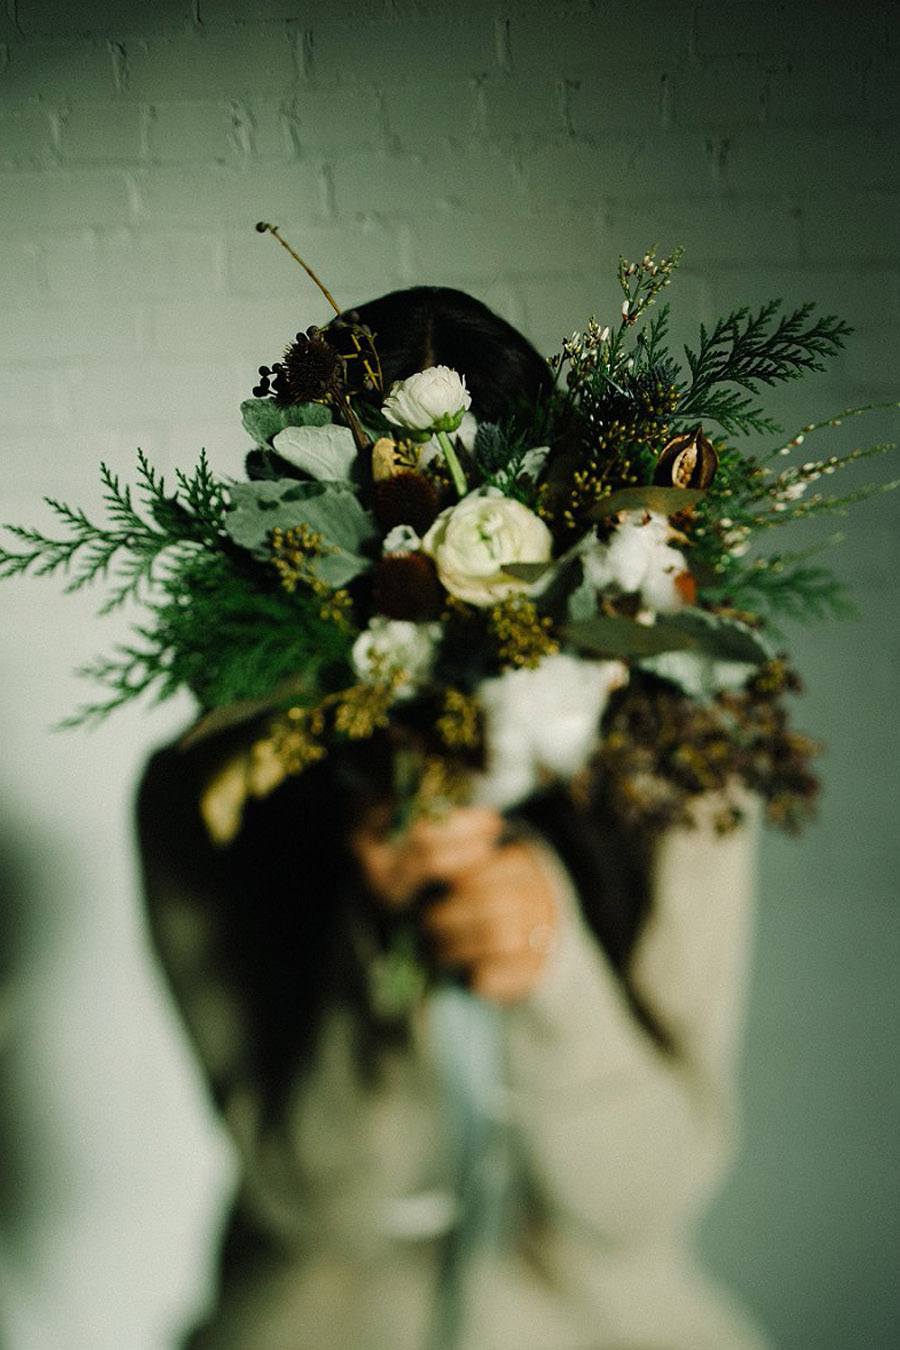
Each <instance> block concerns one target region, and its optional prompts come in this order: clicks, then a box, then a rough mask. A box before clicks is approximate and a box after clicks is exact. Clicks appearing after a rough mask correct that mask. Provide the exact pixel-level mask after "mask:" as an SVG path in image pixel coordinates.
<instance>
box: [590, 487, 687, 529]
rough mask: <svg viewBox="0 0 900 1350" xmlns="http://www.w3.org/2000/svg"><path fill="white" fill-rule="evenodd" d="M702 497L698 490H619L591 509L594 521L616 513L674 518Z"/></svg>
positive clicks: (640, 488) (660, 488)
mask: <svg viewBox="0 0 900 1350" xmlns="http://www.w3.org/2000/svg"><path fill="white" fill-rule="evenodd" d="M702 496H703V491H702V489H700V488H674V487H657V486H656V485H655V484H652V483H651V484H649V485H647V486H646V487H630V488H620V489H619V491H618V492H611V493H610V495H609V496H608V497H604V498H603V499H602V500H601V501H599V502H598V503H597V505H596V506H595V507H593V508H592V510H591V512H590V514H591V515H592V516H593V517H594V519H595V520H596V519H602V518H603V517H605V516H614V515H615V514H616V512H618V511H656V512H658V514H659V515H661V516H674V515H675V514H676V513H677V512H678V511H686V510H687V508H688V507H689V506H695V505H696V503H697V502H698V501H699V500H700V498H701V497H702Z"/></svg>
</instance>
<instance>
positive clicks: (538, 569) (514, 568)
mask: <svg viewBox="0 0 900 1350" xmlns="http://www.w3.org/2000/svg"><path fill="white" fill-rule="evenodd" d="M555 566H556V563H555V562H554V560H553V559H552V558H549V559H548V560H547V562H520V563H504V564H503V567H502V568H501V571H502V572H503V574H504V576H507V577H515V578H516V580H517V581H538V580H539V579H540V578H541V577H542V576H543V575H544V573H545V572H547V571H548V570H549V569H550V568H551V567H555Z"/></svg>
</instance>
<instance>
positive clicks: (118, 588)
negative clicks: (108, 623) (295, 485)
mask: <svg viewBox="0 0 900 1350" xmlns="http://www.w3.org/2000/svg"><path fill="white" fill-rule="evenodd" d="M137 460H138V470H137V476H138V488H139V491H140V492H141V494H142V496H143V508H144V512H145V514H144V515H142V514H141V511H140V509H139V508H138V506H136V505H135V502H134V498H133V495H132V490H131V487H130V486H129V485H128V484H125V485H124V486H123V485H122V484H121V482H120V480H119V476H118V474H115V473H113V471H112V470H111V469H110V468H109V466H108V465H107V464H101V466H100V477H101V480H102V482H103V486H104V489H105V491H104V493H103V501H104V504H105V506H106V511H107V515H108V517H109V524H107V525H97V524H95V523H94V522H93V521H91V520H90V519H89V518H88V516H87V515H86V514H85V512H84V511H83V510H81V509H80V508H74V507H71V506H69V505H67V504H66V503H65V502H60V501H58V500H57V499H56V498H54V497H45V498H44V500H45V502H46V504H47V505H48V506H49V507H50V509H51V510H52V511H54V512H55V513H56V515H57V516H59V517H60V519H61V520H62V521H63V522H64V524H65V525H66V526H67V527H68V530H69V533H68V535H67V536H66V537H63V538H53V537H51V536H49V535H46V534H44V533H43V532H42V531H40V530H36V529H31V528H28V527H24V526H20V525H7V526H4V528H5V529H6V530H8V531H9V533H10V534H11V535H13V537H14V538H16V539H19V540H20V541H21V542H22V543H24V544H26V545H27V546H28V547H27V548H26V549H25V550H24V551H22V552H13V551H12V550H10V549H6V548H4V547H3V546H2V545H0V577H7V576H21V575H23V574H25V573H26V572H31V573H32V574H33V575H35V576H51V575H53V574H54V573H56V572H58V571H63V572H65V573H68V574H69V575H70V579H69V582H68V584H67V585H66V587H65V589H66V591H67V592H72V591H79V590H81V589H83V587H85V586H88V585H90V584H91V583H92V582H94V581H96V580H98V579H102V578H106V577H107V576H108V575H109V573H110V570H111V568H112V567H113V564H114V563H116V564H117V568H118V574H117V579H116V584H115V585H114V586H113V589H112V590H111V592H110V594H109V596H108V597H107V599H106V601H105V602H104V604H103V605H102V607H101V609H100V613H101V614H109V613H110V612H111V611H113V610H115V609H117V608H119V607H120V606H121V605H123V604H124V603H125V601H126V600H129V599H132V598H136V597H138V596H139V594H140V592H141V590H142V589H143V588H144V587H149V586H151V585H152V584H153V583H154V581H155V580H156V579H157V578H156V577H155V575H154V569H155V567H156V565H157V563H159V562H160V560H161V558H162V555H163V554H164V553H165V552H166V551H167V550H170V549H172V550H179V549H184V548H185V546H188V547H190V546H194V547H195V548H196V547H201V548H204V547H209V546H210V545H211V544H213V543H214V541H215V540H216V538H217V537H219V536H221V533H222V526H223V521H224V516H225V511H226V502H225V496H224V491H223V488H222V485H221V484H219V483H218V482H217V481H216V480H215V479H214V478H213V476H212V474H211V472H210V469H209V464H208V462H207V459H206V453H205V451H201V453H200V460H199V463H198V464H197V467H196V468H195V469H194V471H193V473H192V474H191V475H190V476H188V475H187V474H184V473H182V472H181V471H180V470H179V471H177V472H176V481H177V483H178V490H177V491H176V492H175V493H173V494H168V493H167V492H166V484H165V480H164V478H163V477H162V475H161V474H159V473H158V472H157V470H156V469H154V468H153V466H152V465H151V464H150V462H149V460H148V459H147V457H146V455H145V454H144V453H143V451H142V450H138V452H137Z"/></svg>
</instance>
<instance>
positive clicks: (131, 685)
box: [65, 550, 352, 726]
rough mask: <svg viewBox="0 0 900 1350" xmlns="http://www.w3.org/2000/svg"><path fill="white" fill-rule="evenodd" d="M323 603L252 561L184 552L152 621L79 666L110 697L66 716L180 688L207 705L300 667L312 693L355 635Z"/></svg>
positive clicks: (84, 719) (342, 664)
mask: <svg viewBox="0 0 900 1350" xmlns="http://www.w3.org/2000/svg"><path fill="white" fill-rule="evenodd" d="M320 608H321V601H320V600H318V599H317V598H316V597H315V596H314V595H313V594H312V593H310V592H307V591H303V590H299V589H298V590H297V591H295V592H294V593H293V594H289V593H288V592H287V591H285V590H283V589H282V588H281V586H280V585H278V583H277V578H276V577H275V574H274V571H273V572H272V574H271V580H270V578H269V576H268V574H267V572H266V569H265V568H264V566H262V565H259V564H255V563H253V562H252V560H249V559H248V560H247V561H244V560H243V559H240V558H234V557H231V556H229V555H228V554H227V553H223V552H221V551H218V550H207V551H204V552H200V553H196V554H193V555H191V556H186V557H185V558H183V559H182V560H181V561H180V562H179V563H178V564H177V565H176V566H175V568H174V569H173V571H172V572H171V573H170V575H169V577H168V578H167V581H166V584H165V586H164V599H163V600H162V601H160V602H158V603H154V604H153V605H151V607H150V609H151V614H152V622H150V623H148V624H144V625H142V626H141V627H139V628H138V629H136V634H137V637H138V639H139V642H138V643H137V644H134V645H128V646H122V647H119V648H117V649H116V650H115V652H114V654H113V655H112V656H111V657H108V658H101V659H100V660H97V661H95V662H92V663H91V664H90V665H89V666H87V667H85V668H84V669H83V670H82V671H81V673H82V674H83V675H86V676H88V677H90V678H91V679H93V680H95V681H96V682H98V683H99V684H100V685H102V686H104V687H105V689H106V691H107V696H106V697H105V698H102V699H100V700H98V701H97V702H95V703H91V704H86V705H84V706H83V707H81V708H80V709H79V710H78V711H77V712H76V713H75V714H74V716H73V717H72V718H70V719H69V720H68V721H67V722H66V723H65V725H67V726H77V725H80V724H83V723H90V722H97V721H100V720H102V719H103V718H104V717H106V716H107V715H108V714H109V713H110V712H113V711H114V710H115V709H116V708H118V707H120V706H122V704H124V703H127V702H129V701H130V700H131V699H133V698H135V697H137V696H138V695H139V694H143V693H145V692H150V691H152V692H153V693H154V694H155V697H156V700H157V701H158V702H159V701H162V700H163V699H166V698H168V697H170V696H171V695H172V694H174V693H176V692H177V691H178V690H179V689H180V688H182V687H185V688H187V689H189V690H190V691H191V693H193V694H194V696H195V697H196V698H197V700H198V702H199V703H200V705H201V707H203V708H205V709H210V708H215V707H220V706H221V705H223V704H227V703H231V702H235V701H237V700H242V699H257V698H265V697H267V696H268V695H269V694H270V693H271V692H272V690H273V688H275V687H277V686H278V684H279V683H280V682H281V681H283V680H287V679H289V678H291V677H295V676H296V675H297V673H298V672H300V671H302V672H303V676H304V685H306V686H308V687H309V689H310V690H311V691H312V692H313V693H315V692H317V691H318V688H319V682H320V675H322V674H323V673H327V672H328V670H329V669H330V668H335V669H340V670H344V669H345V668H346V665H347V658H348V653H349V646H350V642H351V640H352V639H351V637H350V636H349V635H348V633H347V631H345V630H344V629H342V628H340V627H339V626H338V625H336V624H334V623H333V622H331V621H329V620H326V619H323V618H322V617H321V615H320V612H319V611H320Z"/></svg>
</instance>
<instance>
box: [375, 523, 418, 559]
mask: <svg viewBox="0 0 900 1350" xmlns="http://www.w3.org/2000/svg"><path fill="white" fill-rule="evenodd" d="M421 545H422V540H421V539H420V538H419V536H418V535H417V534H416V532H415V530H414V529H413V527H412V526H411V525H395V526H394V528H393V529H392V530H389V531H388V533H387V534H386V535H385V536H384V543H383V544H382V551H383V552H384V553H415V551H416V549H418V548H420V547H421Z"/></svg>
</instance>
